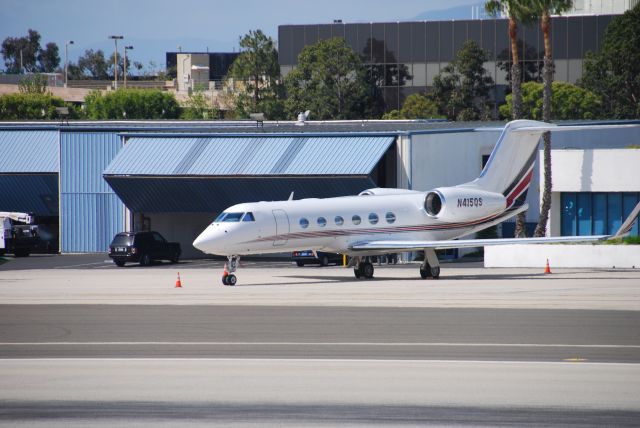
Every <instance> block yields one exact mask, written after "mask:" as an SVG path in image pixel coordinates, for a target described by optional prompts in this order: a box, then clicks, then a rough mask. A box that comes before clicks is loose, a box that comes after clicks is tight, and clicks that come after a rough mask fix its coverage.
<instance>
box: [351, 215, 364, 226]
mask: <svg viewBox="0 0 640 428" xmlns="http://www.w3.org/2000/svg"><path fill="white" fill-rule="evenodd" d="M351 221H352V222H353V224H360V222H362V219H361V218H360V216H359V215H354V216H353V217H351Z"/></svg>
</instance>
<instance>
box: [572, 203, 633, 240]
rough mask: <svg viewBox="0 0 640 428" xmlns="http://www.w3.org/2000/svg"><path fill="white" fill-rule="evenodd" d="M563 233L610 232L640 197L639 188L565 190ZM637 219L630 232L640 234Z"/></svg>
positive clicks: (607, 233)
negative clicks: (626, 189)
mask: <svg viewBox="0 0 640 428" xmlns="http://www.w3.org/2000/svg"><path fill="white" fill-rule="evenodd" d="M560 200H561V205H562V206H561V213H560V233H561V234H562V235H563V236H570V235H579V236H585V235H611V234H614V233H616V232H617V231H618V229H619V228H620V226H621V225H622V222H623V221H624V220H625V219H626V218H627V216H628V215H629V214H630V213H631V210H633V208H634V207H635V205H636V204H637V203H638V200H640V193H637V192H609V193H604V192H580V193H574V192H565V193H562V194H561V198H560ZM639 234H640V227H639V226H638V224H637V222H636V224H635V225H634V226H633V228H632V229H631V235H635V236H637V235H639Z"/></svg>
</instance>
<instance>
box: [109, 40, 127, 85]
mask: <svg viewBox="0 0 640 428" xmlns="http://www.w3.org/2000/svg"><path fill="white" fill-rule="evenodd" d="M109 38H110V39H113V41H114V42H115V44H116V50H115V51H114V52H113V73H114V74H113V81H114V87H115V89H116V90H117V89H118V40H122V39H124V36H109Z"/></svg>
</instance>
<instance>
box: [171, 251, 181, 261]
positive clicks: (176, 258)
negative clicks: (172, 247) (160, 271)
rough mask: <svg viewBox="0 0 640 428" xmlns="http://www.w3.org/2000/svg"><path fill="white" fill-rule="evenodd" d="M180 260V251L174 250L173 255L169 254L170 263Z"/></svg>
mask: <svg viewBox="0 0 640 428" xmlns="http://www.w3.org/2000/svg"><path fill="white" fill-rule="evenodd" d="M179 261H180V253H179V252H177V251H176V252H175V253H173V256H171V263H178V262H179Z"/></svg>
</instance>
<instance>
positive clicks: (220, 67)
mask: <svg viewBox="0 0 640 428" xmlns="http://www.w3.org/2000/svg"><path fill="white" fill-rule="evenodd" d="M178 54H198V55H209V80H222V79H223V78H224V77H225V76H226V75H227V73H228V72H229V68H231V65H232V64H233V61H235V60H236V58H237V57H238V55H240V54H239V53H238V52H167V53H166V61H167V75H168V76H169V77H170V78H172V79H175V78H176V69H177V62H178V61H177V58H178Z"/></svg>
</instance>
